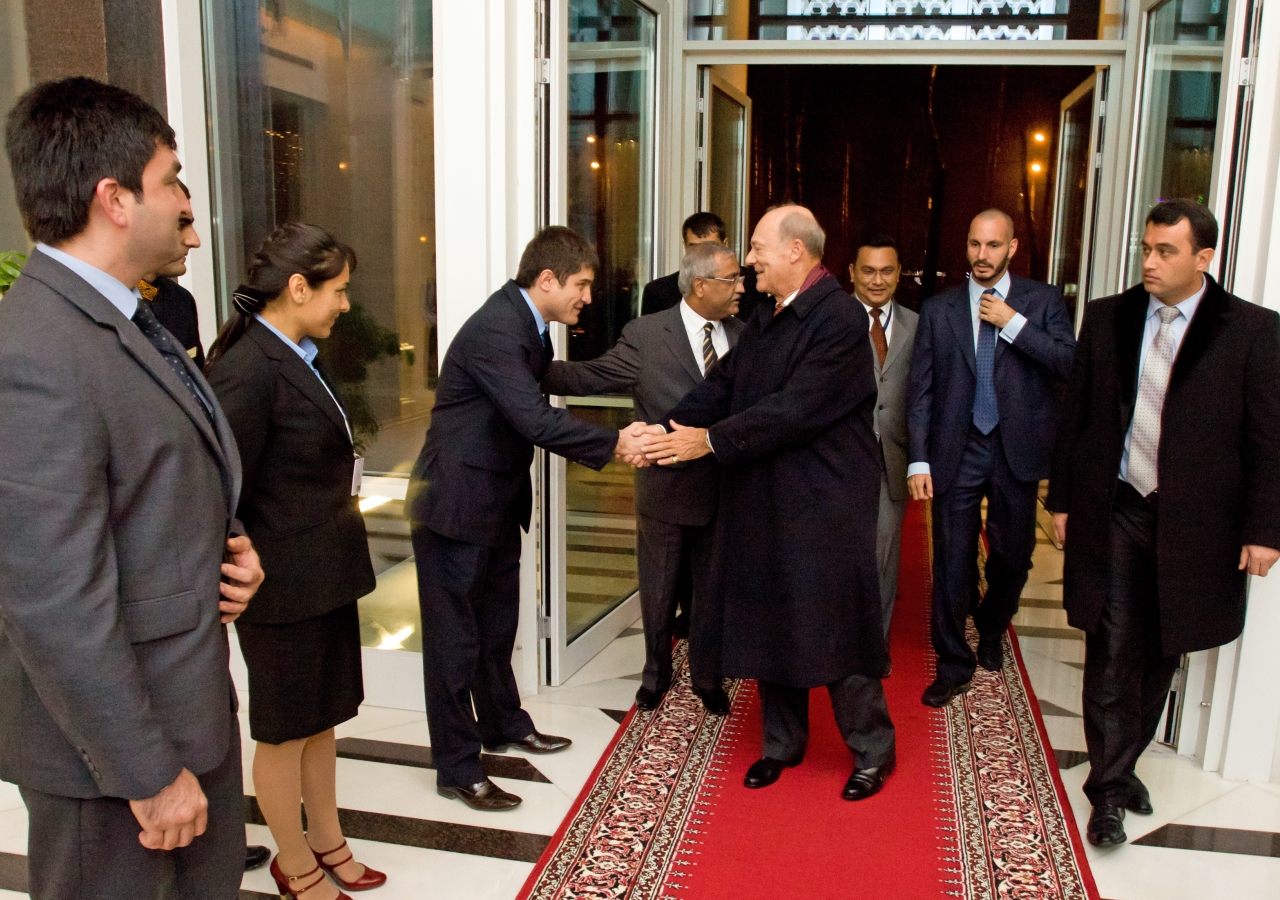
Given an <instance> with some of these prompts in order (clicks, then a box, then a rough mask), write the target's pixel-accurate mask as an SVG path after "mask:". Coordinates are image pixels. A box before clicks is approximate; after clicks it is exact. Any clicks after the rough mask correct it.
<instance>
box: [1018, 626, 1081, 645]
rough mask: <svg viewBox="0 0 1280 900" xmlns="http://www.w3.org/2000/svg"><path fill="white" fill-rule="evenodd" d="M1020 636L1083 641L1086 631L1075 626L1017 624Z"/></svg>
mask: <svg viewBox="0 0 1280 900" xmlns="http://www.w3.org/2000/svg"><path fill="white" fill-rule="evenodd" d="M1014 630H1015V631H1017V632H1018V637H1020V638H1024V637H1029V638H1056V639H1058V640H1062V641H1083V640H1084V632H1083V631H1077V630H1076V629H1074V628H1051V627H1048V626H1044V625H1015V626H1014Z"/></svg>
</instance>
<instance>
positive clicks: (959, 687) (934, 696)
mask: <svg viewBox="0 0 1280 900" xmlns="http://www.w3.org/2000/svg"><path fill="white" fill-rule="evenodd" d="M971 687H973V682H972V681H966V682H965V683H964V684H952V683H951V682H950V681H947V680H946V679H945V678H935V679H934V680H933V684H931V685H929V686H928V687H927V688H925V689H924V695H923V696H922V697H921V698H920V702H921V703H923V704H924V705H925V706H932V707H934V708H935V709H941V708H942V707H944V706H946V705H947V704H948V703H950V702H951V698H952V697H955V696H956V695H957V694H963V693H964V692H965V691H967V690H969V688H971Z"/></svg>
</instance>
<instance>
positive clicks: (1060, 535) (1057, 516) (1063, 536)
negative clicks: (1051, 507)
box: [1053, 513, 1067, 547]
mask: <svg viewBox="0 0 1280 900" xmlns="http://www.w3.org/2000/svg"><path fill="white" fill-rule="evenodd" d="M1053 537H1054V539H1055V540H1056V541H1057V542H1058V544H1059V545H1060V546H1063V547H1065V546H1066V545H1067V514H1066V513H1054V514H1053Z"/></svg>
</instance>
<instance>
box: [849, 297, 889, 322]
mask: <svg viewBox="0 0 1280 900" xmlns="http://www.w3.org/2000/svg"><path fill="white" fill-rule="evenodd" d="M853 296H854V297H856V298H857V300H858V302H859V303H861V304H862V306H863V308H864V309H866V311H867V316H868V317H870V318H872V319H874V318H875V316H872V315H871V310H873V309H875V307H874V306H872V305H871V304H870V303H868V302H867V301H865V300H863V299H862V298H861V297H858V294H857V292H856V291H855V292H854V295H853ZM880 308H881V309H883V310H884V321H883V322H881V323H880V327H881V328H888V327H889V323H890V322H892V321H893V298H890V299H889V302H888V303H886V304H885V305H884V306H882V307H880Z"/></svg>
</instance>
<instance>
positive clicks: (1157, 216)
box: [1147, 198, 1218, 253]
mask: <svg viewBox="0 0 1280 900" xmlns="http://www.w3.org/2000/svg"><path fill="white" fill-rule="evenodd" d="M1183 219H1186V220H1187V224H1188V225H1190V226H1191V250H1192V252H1194V253H1199V252H1200V251H1201V250H1203V249H1205V248H1206V247H1208V248H1210V249H1212V248H1214V247H1216V246H1218V220H1217V219H1215V218H1214V217H1213V213H1211V212H1209V210H1207V209H1205V208H1204V207H1203V206H1201V205H1200V204H1199V203H1196V202H1195V201H1194V200H1183V199H1181V198H1179V199H1177V200H1165V201H1164V202H1163V203H1157V204H1156V205H1155V206H1154V207H1153V208H1152V210H1151V212H1149V213H1147V224H1148V225H1177V224H1178V223H1179V222H1181V221H1182V220H1183Z"/></svg>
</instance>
